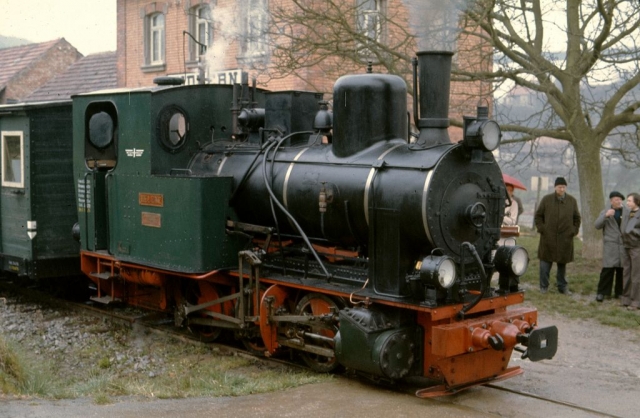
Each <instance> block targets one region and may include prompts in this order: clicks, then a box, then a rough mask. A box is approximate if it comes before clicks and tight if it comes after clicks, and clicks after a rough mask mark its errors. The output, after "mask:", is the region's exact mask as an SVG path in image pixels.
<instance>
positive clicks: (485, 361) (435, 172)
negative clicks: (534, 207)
mask: <svg viewBox="0 0 640 418" xmlns="http://www.w3.org/2000/svg"><path fill="white" fill-rule="evenodd" d="M451 55H452V54H451V53H448V52H421V53H418V54H417V59H415V60H414V73H415V75H416V80H414V85H416V86H418V85H419V91H418V88H417V87H416V91H415V94H414V98H415V103H416V105H414V116H415V125H416V126H417V127H418V128H419V130H420V133H419V135H413V136H415V138H413V139H412V140H409V138H411V137H412V134H410V132H409V131H410V127H409V121H408V118H407V114H408V113H407V104H406V103H407V91H406V84H405V83H404V81H403V80H402V79H400V78H399V77H397V76H393V75H384V74H374V73H371V72H368V73H366V74H356V75H349V76H344V77H342V78H340V79H339V80H338V81H337V82H336V83H335V86H334V92H333V100H332V108H333V111H330V110H329V102H327V101H323V100H322V99H323V97H322V95H321V94H318V93H312V92H301V91H284V92H267V91H263V90H261V89H257V88H255V85H254V86H253V88H249V86H248V83H246V80H245V82H244V83H243V84H242V85H236V86H224V85H197V86H180V85H172V80H171V79H164V80H162V81H163V83H162V84H163V85H159V86H158V87H154V88H142V89H133V90H127V91H107V92H96V93H91V94H84V95H79V96H76V97H75V98H74V104H73V112H74V161H75V165H74V170H75V175H76V184H77V199H78V213H79V222H78V228H77V231H76V233H77V236H78V238H79V239H80V241H81V245H82V254H81V259H82V269H83V271H84V272H85V274H87V275H88V276H89V277H90V278H91V279H92V280H93V281H94V282H95V284H96V288H97V294H96V296H95V297H94V299H95V300H97V301H100V302H105V303H108V302H111V301H114V300H122V301H125V302H126V303H130V304H133V305H138V306H142V307H146V308H150V309H156V310H160V311H165V312H171V313H173V314H174V316H175V322H176V324H177V325H179V326H186V327H189V329H191V330H192V331H194V332H196V333H197V334H198V335H200V336H201V338H203V339H206V340H213V339H215V338H216V337H218V335H219V334H220V332H221V331H222V330H228V331H231V332H233V333H234V334H235V335H236V337H237V338H239V339H241V340H242V341H243V342H244V343H245V344H246V345H247V347H249V348H250V349H252V350H255V351H257V352H259V353H262V354H267V355H277V354H278V353H280V352H283V351H293V352H295V353H298V354H299V355H300V356H301V357H302V359H304V361H305V362H307V363H308V364H309V365H310V366H311V367H312V368H313V369H315V370H318V371H331V370H333V369H334V368H335V367H337V366H340V365H341V366H344V367H346V368H348V369H350V370H353V371H355V372H357V373H359V374H362V375H364V376H367V377H370V378H373V379H381V380H398V379H403V378H408V377H425V378H428V379H432V380H435V381H437V382H439V383H437V384H436V385H435V386H430V387H427V388H426V389H423V390H420V391H418V395H419V396H422V397H428V396H437V395H441V394H447V393H453V392H456V391H458V390H460V389H463V388H466V387H469V386H471V385H475V384H481V383H486V382H489V381H494V380H497V379H501V378H507V377H511V376H514V375H517V374H519V373H521V369H520V368H519V367H509V360H510V357H511V354H512V351H513V350H514V349H517V350H520V351H522V352H523V353H524V354H523V357H528V358H530V359H531V360H534V361H537V360H542V359H548V358H551V357H553V355H554V354H555V352H556V347H557V329H556V327H553V326H551V327H546V328H539V327H538V326H537V311H536V310H535V309H533V308H522V307H512V306H513V305H517V304H519V303H521V302H522V301H523V299H524V296H523V293H522V292H521V291H519V289H518V278H519V277H520V276H521V275H522V274H524V272H525V271H526V268H527V264H528V254H527V252H526V250H525V249H524V248H522V247H519V246H499V247H498V246H497V241H498V238H499V235H500V225H501V222H502V214H503V213H504V205H505V195H506V191H505V186H504V183H503V182H502V175H501V171H500V168H499V166H498V164H497V163H496V161H495V160H494V157H493V155H492V152H491V151H493V150H494V149H496V148H497V147H498V146H499V143H500V136H501V134H500V128H499V126H498V125H497V124H496V123H495V122H493V121H492V120H489V119H488V111H487V109H486V108H479V110H478V114H477V115H476V116H475V117H466V118H465V121H464V140H463V141H462V142H461V143H458V144H452V143H451V142H450V140H449V137H448V133H447V128H448V126H449V119H448V107H449V104H448V97H449V84H450V81H449V79H450V75H449V74H450V67H451ZM167 84H168V85H167ZM494 272H498V273H499V281H498V286H497V288H496V287H492V286H491V276H492V274H493V273H494ZM507 308H509V309H507ZM521 346H522V348H521Z"/></svg>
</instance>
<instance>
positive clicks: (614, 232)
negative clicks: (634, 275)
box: [595, 205, 629, 267]
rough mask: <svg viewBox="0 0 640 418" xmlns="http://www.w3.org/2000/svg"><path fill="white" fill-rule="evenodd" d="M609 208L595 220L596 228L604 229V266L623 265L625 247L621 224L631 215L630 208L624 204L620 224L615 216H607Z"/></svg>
mask: <svg viewBox="0 0 640 418" xmlns="http://www.w3.org/2000/svg"><path fill="white" fill-rule="evenodd" d="M609 209H611V208H607V209H605V210H603V211H602V212H600V215H599V216H598V218H597V219H596V221H595V227H596V229H602V235H603V238H602V243H603V247H602V267H622V256H623V254H624V247H623V246H622V231H621V226H622V222H623V220H624V218H625V217H626V218H628V217H629V209H627V207H626V206H625V205H622V215H621V218H620V226H618V223H617V222H616V220H615V218H614V217H613V216H610V217H608V218H606V217H605V216H604V215H605V213H607V210H609Z"/></svg>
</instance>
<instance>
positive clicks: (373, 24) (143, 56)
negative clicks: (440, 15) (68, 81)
mask: <svg viewBox="0 0 640 418" xmlns="http://www.w3.org/2000/svg"><path fill="white" fill-rule="evenodd" d="M355 1H356V0H354V5H355V4H356V3H355ZM357 1H358V3H357V4H358V5H359V6H358V7H359V9H358V15H357V16H356V17H355V18H354V19H353V20H354V25H355V26H356V27H357V28H358V30H359V31H362V32H363V33H366V36H372V37H376V39H379V38H380V37H384V38H385V39H387V40H393V38H394V37H397V36H406V33H404V30H405V28H406V27H409V26H410V24H409V23H408V20H407V19H408V18H407V16H408V12H407V11H406V10H405V8H404V5H403V1H402V0H357ZM117 2H118V3H117V26H118V40H117V74H118V86H120V87H141V86H151V85H153V79H154V78H156V77H158V76H165V75H174V76H181V77H183V78H186V79H187V83H196V82H197V80H198V79H199V78H205V79H206V80H207V81H206V82H209V83H218V82H220V83H229V82H234V81H235V82H239V81H240V73H241V72H242V71H244V72H248V73H249V76H250V77H251V78H253V77H256V78H257V80H258V84H259V85H260V86H261V87H264V88H267V89H269V90H313V91H322V92H324V93H329V94H330V93H331V91H332V87H333V83H334V82H335V80H336V78H337V76H336V75H335V72H333V73H328V72H327V71H326V68H327V67H329V66H332V67H333V69H334V71H335V70H336V69H337V71H338V75H340V74H339V73H340V72H341V73H342V74H347V73H353V72H363V71H364V68H365V67H366V62H365V61H364V60H363V63H362V65H361V66H360V67H357V66H348V65H345V64H344V63H343V62H339V63H338V62H336V60H335V59H331V58H328V59H324V60H323V61H322V62H321V63H318V64H317V65H315V66H310V67H306V68H303V69H299V70H297V72H296V74H295V75H288V76H282V77H271V76H270V74H269V73H270V69H273V68H277V67H278V66H279V65H281V64H280V63H279V62H278V60H277V57H274V56H272V51H270V47H269V44H271V45H273V44H275V43H278V42H279V40H278V39H274V38H277V35H276V36H274V35H273V32H272V34H271V36H270V37H269V42H267V41H266V40H265V39H266V38H267V37H266V36H265V35H264V34H265V32H266V31H267V30H268V29H267V28H268V22H269V16H270V14H271V15H272V14H273V13H274V10H275V8H278V9H279V10H282V8H287V7H293V3H292V2H291V1H290V0H242V1H237V0H170V1H169V0H167V1H150V0H117ZM338 3H339V2H338ZM313 4H315V5H316V6H317V5H318V4H322V3H313ZM360 9H362V11H361V12H360ZM383 13H389V14H393V18H394V19H397V20H399V21H400V22H403V23H401V24H398V25H388V27H385V25H384V21H383V19H382V18H381V14H383ZM405 21H406V22H407V23H406V24H405V23H404V22H405ZM318 26H323V25H318ZM294 30H295V29H294ZM307 30H308V28H307ZM479 39H480V38H478V37H466V38H463V37H458V39H457V41H456V49H457V50H458V53H457V54H456V56H455V58H454V65H455V66H458V67H461V66H463V65H464V66H470V67H473V66H485V68H486V66H490V65H491V48H490V47H489V48H487V47H486V45H484V46H483V45H478V42H479ZM357 45H358V46H361V45H359V44H357ZM409 48H410V50H411V51H410V53H409V54H413V53H414V52H415V51H417V50H418V46H416V45H415V44H413V45H409ZM405 67H407V68H405ZM409 67H410V65H409V64H408V63H407V65H403V66H402V71H404V72H405V75H406V74H409V73H410V72H411V68H409ZM375 70H376V69H375V68H374V71H375ZM406 78H407V79H410V76H409V77H406ZM451 90H452V97H451V101H450V105H451V106H450V107H451V117H452V118H457V119H458V120H460V119H461V115H462V114H472V115H473V114H475V108H476V106H477V105H478V103H479V102H481V101H484V102H486V104H487V105H489V107H490V108H491V100H492V99H491V86H490V85H489V84H486V83H481V82H476V83H465V84H464V85H462V84H456V83H455V82H454V83H453V85H452V89H451ZM409 109H411V106H409ZM460 136H461V135H460V130H459V129H455V128H453V129H452V130H451V137H452V140H454V141H457V140H459V139H460Z"/></svg>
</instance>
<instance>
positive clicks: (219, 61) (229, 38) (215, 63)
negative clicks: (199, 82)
mask: <svg viewBox="0 0 640 418" xmlns="http://www.w3.org/2000/svg"><path fill="white" fill-rule="evenodd" d="M210 7H211V18H212V20H213V43H212V45H211V46H210V47H209V48H208V49H207V53H206V55H205V58H204V59H205V65H206V69H207V74H209V73H211V72H216V71H222V70H226V69H227V65H226V63H225V57H226V56H227V50H228V49H229V47H230V46H231V45H232V44H233V43H234V41H237V40H239V39H240V38H241V36H242V29H241V27H242V26H241V25H238V24H237V20H238V16H239V15H240V14H239V11H238V6H237V3H236V2H234V3H233V4H230V5H228V6H226V7H223V6H210Z"/></svg>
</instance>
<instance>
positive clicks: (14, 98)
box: [0, 38, 82, 104]
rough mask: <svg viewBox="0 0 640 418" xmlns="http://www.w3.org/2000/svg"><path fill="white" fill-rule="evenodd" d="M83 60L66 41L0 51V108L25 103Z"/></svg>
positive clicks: (58, 40)
mask: <svg viewBox="0 0 640 418" xmlns="http://www.w3.org/2000/svg"><path fill="white" fill-rule="evenodd" d="M80 58H82V54H81V53H80V52H78V50H77V49H76V48H75V47H74V46H73V45H71V44H70V43H69V42H67V41H66V40H65V39H64V38H60V39H56V40H53V41H49V42H42V43H37V44H28V45H22V46H16V47H13V48H5V49H0V104H5V103H18V102H21V101H23V100H24V99H25V98H26V97H27V96H29V95H30V94H31V93H32V92H33V91H35V90H37V89H38V88H40V87H41V86H42V85H44V84H45V83H46V82H48V81H49V80H50V79H51V78H53V77H54V76H56V75H58V74H60V73H61V72H63V71H65V70H66V69H67V68H68V67H69V66H70V65H71V64H73V63H74V62H76V61H78V60H79V59H80Z"/></svg>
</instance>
